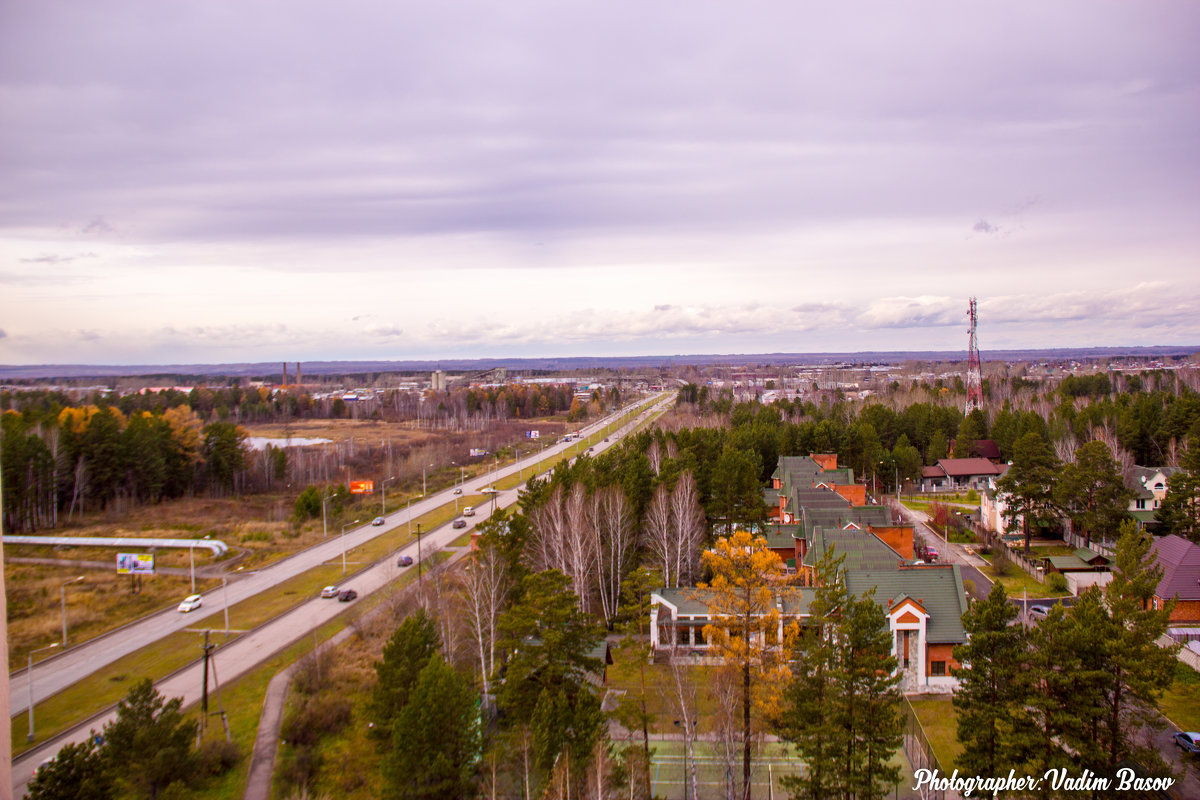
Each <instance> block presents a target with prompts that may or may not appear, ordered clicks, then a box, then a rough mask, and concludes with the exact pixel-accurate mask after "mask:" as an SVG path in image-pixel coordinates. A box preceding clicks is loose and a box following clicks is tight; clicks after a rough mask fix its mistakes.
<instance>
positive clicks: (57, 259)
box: [21, 253, 96, 264]
mask: <svg viewBox="0 0 1200 800" xmlns="http://www.w3.org/2000/svg"><path fill="white" fill-rule="evenodd" d="M81 258H96V254H95V253H80V254H79V255H77V256H59V255H45V256H37V257H36V258H22V259H21V263H22V264H69V263H71V262H72V261H77V260H79V259H81Z"/></svg>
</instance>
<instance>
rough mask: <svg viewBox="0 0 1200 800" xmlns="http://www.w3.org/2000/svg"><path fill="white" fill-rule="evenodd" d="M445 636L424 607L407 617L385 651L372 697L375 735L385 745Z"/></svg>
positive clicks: (377, 671) (373, 730) (376, 672)
mask: <svg viewBox="0 0 1200 800" xmlns="http://www.w3.org/2000/svg"><path fill="white" fill-rule="evenodd" d="M440 648H441V637H439V636H438V631H437V625H435V624H434V621H433V620H432V619H430V617H429V615H428V614H427V613H426V612H425V609H424V608H418V609H417V610H416V611H414V612H413V613H412V614H409V615H408V616H407V617H405V618H404V621H403V622H401V623H400V626H399V627H397V628H396V630H395V632H394V633H393V634H392V638H391V639H389V640H388V643H387V644H386V645H384V648H383V659H382V660H381V661H377V662H376V663H375V674H376V675H377V676H378V678H379V680H378V682H377V683H376V684H375V689H374V690H373V692H372V695H371V703H370V711H369V714H370V716H371V719H372V721H373V722H374V723H375V727H374V728H373V729H372V731H371V733H372V735H373V736H375V737H377V738H379V739H381V740H382V741H384V742H390V741H391V740H392V731H393V727H394V725H395V721H396V718H397V717H398V716H399V714H400V712H401V711H402V710H403V709H404V706H405V705H406V704H407V703H408V700H409V695H410V694H411V693H412V689H413V686H415V685H416V683H417V678H418V677H419V676H420V674H421V671H422V670H423V669H425V665H426V664H428V663H429V662H430V660H431V659H432V658H433V657H434V656H436V655H437V653H438V650H439V649H440Z"/></svg>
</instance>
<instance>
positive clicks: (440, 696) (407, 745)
mask: <svg viewBox="0 0 1200 800" xmlns="http://www.w3.org/2000/svg"><path fill="white" fill-rule="evenodd" d="M479 742H480V731H479V710H478V709H477V708H476V705H475V691H474V688H473V687H472V686H471V683H470V681H468V680H466V679H465V678H463V677H462V676H461V675H459V674H458V673H457V672H455V671H454V668H453V667H451V666H450V665H448V664H447V663H446V662H445V661H443V660H442V658H441V656H440V655H437V654H434V655H433V657H432V658H430V659H429V661H428V663H426V664H425V666H424V668H422V670H421V672H420V675H419V676H418V677H417V681H416V683H415V684H414V685H413V687H412V691H411V693H410V695H409V699H408V702H407V703H406V704H405V705H404V707H403V708H402V709H401V710H400V713H399V714H398V715H397V716H396V719H395V724H394V730H393V733H392V750H391V752H390V753H388V754H387V756H386V757H385V759H384V763H383V776H384V781H385V786H386V789H385V791H386V796H387V797H389V798H393V799H394V800H459V799H460V798H466V797H469V796H471V788H472V776H473V775H474V772H475V764H476V761H477V759H478V755H479Z"/></svg>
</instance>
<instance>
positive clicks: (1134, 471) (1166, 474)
mask: <svg viewBox="0 0 1200 800" xmlns="http://www.w3.org/2000/svg"><path fill="white" fill-rule="evenodd" d="M1176 472H1179V467H1139V466H1136V465H1135V466H1132V467H1128V468H1126V469H1125V472H1124V473H1123V474H1122V475H1121V478H1122V479H1123V480H1124V482H1125V488H1126V489H1128V490H1129V491H1131V492H1133V496H1134V499H1135V500H1149V499H1150V498H1152V497H1154V492H1152V491H1151V488H1152V487H1151V485H1150V482H1151V481H1153V480H1154V479H1155V476H1156V475H1159V474H1161V475H1162V476H1163V480H1164V481H1165V480H1166V479H1167V478H1170V477H1171V476H1172V475H1174V474H1175V473H1176Z"/></svg>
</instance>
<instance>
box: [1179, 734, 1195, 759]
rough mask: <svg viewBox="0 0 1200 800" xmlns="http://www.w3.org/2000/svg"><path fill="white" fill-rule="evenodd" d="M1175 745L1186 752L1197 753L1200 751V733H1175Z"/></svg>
mask: <svg viewBox="0 0 1200 800" xmlns="http://www.w3.org/2000/svg"><path fill="white" fill-rule="evenodd" d="M1175 746H1176V747H1178V748H1179V749H1180V750H1182V751H1183V752H1185V753H1191V754H1192V755H1196V754H1198V753H1200V733H1196V732H1195V731H1188V732H1186V733H1177V734H1175Z"/></svg>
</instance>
